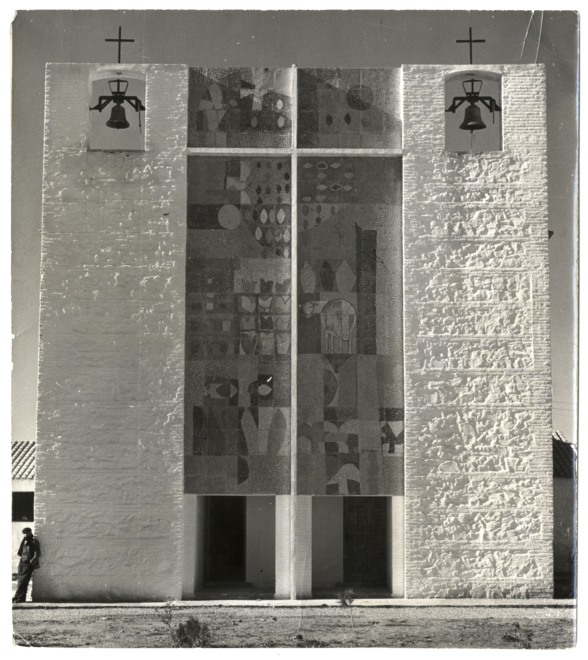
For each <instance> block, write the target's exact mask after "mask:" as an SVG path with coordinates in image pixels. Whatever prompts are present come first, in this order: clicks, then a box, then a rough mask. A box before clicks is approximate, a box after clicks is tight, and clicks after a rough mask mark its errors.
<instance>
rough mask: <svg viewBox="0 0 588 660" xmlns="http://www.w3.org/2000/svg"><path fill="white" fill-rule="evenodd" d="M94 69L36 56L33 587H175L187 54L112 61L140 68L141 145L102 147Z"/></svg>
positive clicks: (99, 594)
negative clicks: (39, 152) (95, 146)
mask: <svg viewBox="0 0 588 660" xmlns="http://www.w3.org/2000/svg"><path fill="white" fill-rule="evenodd" d="M99 68H100V65H95V64H50V65H48V66H47V77H46V94H47V96H46V107H45V152H44V196H43V239H42V265H41V274H42V275H41V318H40V326H41V331H40V335H41V338H40V359H39V388H38V415H37V473H36V474H37V478H36V498H35V527H36V530H37V533H38V534H39V537H40V538H41V539H42V543H43V554H44V562H43V570H42V571H39V573H38V575H36V576H35V581H36V583H35V597H36V598H37V599H43V600H51V599H67V600H84V599H87V600H94V601H98V600H122V599H124V600H133V599H137V600H165V599H166V598H168V597H172V598H180V597H181V587H182V526H183V525H182V493H183V432H184V428H183V384H184V341H183V338H184V316H185V314H184V286H185V258H184V257H185V245H186V229H185V224H186V223H185V212H186V211H185V209H186V156H185V147H186V137H187V136H186V125H187V119H186V113H187V94H188V89H187V69H186V67H184V66H182V65H125V64H123V65H119V68H120V70H122V71H125V70H129V71H138V72H141V73H144V74H145V75H146V85H147V91H146V98H145V105H146V107H147V112H146V114H145V144H146V149H145V151H144V152H118V151H112V152H104V151H88V126H89V111H88V106H89V102H88V79H89V76H90V74H91V72H94V71H96V70H98V69H99ZM109 68H112V67H109ZM103 114H104V113H103ZM108 116H109V115H108V114H107V115H106V116H105V118H104V120H105V121H106V120H107V119H108Z"/></svg>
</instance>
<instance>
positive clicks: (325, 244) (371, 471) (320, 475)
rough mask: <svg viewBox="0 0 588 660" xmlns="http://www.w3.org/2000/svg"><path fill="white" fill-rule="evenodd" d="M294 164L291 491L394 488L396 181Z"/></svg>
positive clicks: (372, 171)
mask: <svg viewBox="0 0 588 660" xmlns="http://www.w3.org/2000/svg"><path fill="white" fill-rule="evenodd" d="M401 176H402V173H401V161H400V159H394V158H387V159H384V158H365V159H361V158H314V157H312V158H310V157H309V158H305V157H303V158H299V161H298V191H299V199H298V283H297V286H298V320H297V333H298V362H297V364H298V367H297V369H298V389H297V401H298V404H297V405H298V420H297V424H298V427H297V437H298V440H297V443H298V444H297V447H298V484H299V485H298V492H299V494H305V495H390V494H394V495H398V494H401V493H402V491H403V483H402V478H403V477H402V475H403V453H404V410H403V405H404V404H403V357H402V356H403V351H402V329H403V326H402V216H401V210H402V199H401V191H402V180H401Z"/></svg>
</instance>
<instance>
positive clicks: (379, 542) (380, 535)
mask: <svg viewBox="0 0 588 660" xmlns="http://www.w3.org/2000/svg"><path fill="white" fill-rule="evenodd" d="M344 501H345V507H344V518H343V539H344V540H343V580H344V582H345V583H355V584H358V585H359V584H365V585H372V586H373V585H384V584H385V583H386V498H385V497H346V498H345V500H344Z"/></svg>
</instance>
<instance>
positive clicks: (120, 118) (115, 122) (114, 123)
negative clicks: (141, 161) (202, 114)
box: [106, 105, 479, 129]
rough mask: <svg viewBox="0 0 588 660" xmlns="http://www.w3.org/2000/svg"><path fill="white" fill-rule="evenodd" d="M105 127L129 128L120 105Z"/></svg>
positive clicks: (113, 109) (114, 108) (112, 113)
mask: <svg viewBox="0 0 588 660" xmlns="http://www.w3.org/2000/svg"><path fill="white" fill-rule="evenodd" d="M468 110H469V108H468ZM478 112H479V111H478ZM466 113H467V110H466ZM106 125H107V126H108V128H116V129H121V128H128V127H129V126H130V124H129V122H128V121H127V116H126V115H125V109H124V108H123V107H122V105H115V106H114V107H113V108H112V112H111V114H110V119H109V120H108V121H107V122H106Z"/></svg>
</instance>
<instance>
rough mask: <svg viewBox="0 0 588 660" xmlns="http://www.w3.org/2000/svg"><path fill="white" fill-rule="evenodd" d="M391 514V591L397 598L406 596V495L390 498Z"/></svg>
mask: <svg viewBox="0 0 588 660" xmlns="http://www.w3.org/2000/svg"><path fill="white" fill-rule="evenodd" d="M388 502H389V507H390V516H389V518H388V525H389V526H390V532H391V548H390V550H391V556H390V566H391V572H392V579H391V581H390V591H391V592H392V596H394V597H395V598H404V496H403V495H393V496H392V497H390V498H388Z"/></svg>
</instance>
